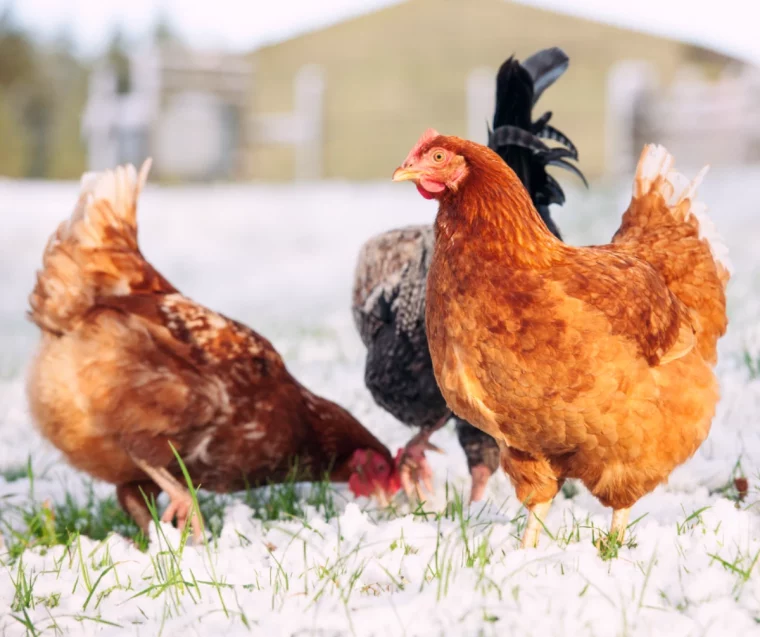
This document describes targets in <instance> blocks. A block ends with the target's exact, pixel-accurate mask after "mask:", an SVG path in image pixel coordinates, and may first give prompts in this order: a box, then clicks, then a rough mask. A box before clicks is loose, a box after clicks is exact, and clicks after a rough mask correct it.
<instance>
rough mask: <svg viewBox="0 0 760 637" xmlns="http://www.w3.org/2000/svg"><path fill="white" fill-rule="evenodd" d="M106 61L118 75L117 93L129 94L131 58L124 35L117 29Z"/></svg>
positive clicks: (112, 37) (109, 46)
mask: <svg viewBox="0 0 760 637" xmlns="http://www.w3.org/2000/svg"><path fill="white" fill-rule="evenodd" d="M106 61H107V62H108V64H109V65H110V66H111V68H112V69H113V71H114V73H116V92H117V93H119V94H124V93H129V91H130V90H131V87H132V82H131V78H130V73H129V56H128V55H127V46H126V41H125V39H124V34H123V33H122V31H121V28H119V27H117V28H116V30H115V31H114V33H113V35H112V36H111V42H110V43H109V45H108V50H107V52H106Z"/></svg>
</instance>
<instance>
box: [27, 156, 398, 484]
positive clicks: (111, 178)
mask: <svg viewBox="0 0 760 637" xmlns="http://www.w3.org/2000/svg"><path fill="white" fill-rule="evenodd" d="M147 171H148V164H147V163H146V164H145V165H144V166H143V168H142V169H141V170H140V172H139V174H138V173H137V172H136V171H135V170H134V168H132V167H131V166H128V167H126V168H119V169H117V170H116V171H108V172H106V173H103V174H102V175H99V176H96V177H94V178H87V179H85V180H83V188H82V194H81V196H80V198H79V201H78V203H77V206H76V208H75V210H74V213H73V214H72V216H71V218H70V219H69V220H67V221H64V222H63V223H62V224H61V225H60V226H59V227H58V230H57V231H56V233H55V234H54V235H53V237H52V238H51V240H50V242H49V243H48V246H47V248H46V250H45V253H44V256H43V269H42V271H41V272H40V273H39V274H38V278H37V284H36V286H35V288H34V291H33V292H32V294H31V296H30V305H31V311H30V316H31V319H32V320H33V321H34V322H35V323H36V324H37V325H38V326H40V328H41V329H42V340H41V344H40V348H39V351H38V353H37V356H36V358H35V360H34V363H33V365H32V368H31V373H30V376H29V382H28V396H29V401H30V405H31V410H32V413H33V416H34V418H35V420H36V422H37V424H38V426H39V427H40V429H41V431H42V433H43V434H44V435H45V437H46V438H48V439H49V440H50V441H51V442H52V443H53V444H54V445H55V446H56V447H58V448H59V449H60V450H61V451H62V452H63V454H64V455H65V456H66V458H67V459H68V460H69V461H70V462H71V464H73V465H74V466H76V467H77V468H79V469H81V470H83V471H86V472H88V473H90V474H91V475H93V476H95V477H97V478H99V479H102V480H105V481H108V482H112V483H115V484H124V483H127V482H131V481H137V480H144V479H145V478H146V476H145V475H144V474H143V473H142V471H141V470H140V469H139V468H138V466H137V465H136V464H135V462H134V459H138V460H139V461H142V462H145V463H147V464H149V465H151V466H155V467H168V468H169V469H170V471H171V472H172V473H174V474H175V475H178V476H179V475H181V474H180V472H179V467H178V466H177V465H176V463H175V459H174V455H173V452H172V450H171V447H170V445H169V443H171V444H172V445H173V446H174V447H175V449H176V450H177V451H178V453H179V454H180V456H181V457H182V458H183V460H184V461H185V463H186V464H187V467H188V470H189V471H190V474H191V476H192V477H193V479H195V480H196V481H197V482H199V483H201V484H202V485H203V486H204V487H205V488H208V489H211V490H216V491H231V490H238V489H242V488H245V487H246V486H247V485H255V484H258V483H265V482H269V481H272V482H277V481H281V480H283V479H285V478H287V477H291V476H292V477H295V478H296V479H321V478H322V477H323V476H324V475H325V474H326V473H328V472H330V476H331V477H332V478H333V479H335V480H340V481H345V480H348V478H349V475H350V473H351V457H352V454H353V453H354V452H355V451H356V450H358V449H362V450H372V451H374V452H377V453H378V454H380V455H381V456H382V457H383V458H384V459H385V460H387V462H388V463H389V466H392V462H393V459H392V458H391V456H390V453H389V451H388V450H387V449H386V448H385V446H384V445H382V444H381V443H380V442H379V441H378V440H377V439H376V438H375V437H374V436H373V435H372V434H371V433H370V432H369V431H367V430H366V429H365V428H364V427H363V426H362V425H361V424H359V422H357V421H356V420H355V419H354V418H353V417H352V416H351V415H350V414H349V413H348V412H347V411H345V410H344V409H342V408H341V407H339V406H338V405H336V404H334V403H332V402H330V401H327V400H325V399H323V398H320V397H318V396H315V395H314V394H312V393H311V392H310V391H308V390H307V389H306V388H304V387H303V386H302V385H301V384H300V383H298V382H297V381H296V380H295V379H294V378H293V377H292V376H291V375H290V373H289V372H288V370H287V369H286V367H285V365H284V363H283V361H282V359H281V357H280V356H279V355H278V353H277V352H276V351H275V350H274V348H273V347H272V345H271V344H270V343H269V341H267V340H266V339H264V338H263V337H261V336H260V335H258V334H257V333H256V332H254V331H253V330H251V329H249V328H247V327H246V326H244V325H242V324H240V323H238V322H236V321H233V320H231V319H228V318H226V317H224V316H222V315H221V314H218V313H216V312H213V311H211V310H209V309H207V308H205V307H203V306H201V305H199V304H198V303H195V302H194V301H192V300H190V299H188V298H187V297H185V296H183V295H182V294H180V293H179V292H178V291H177V290H176V289H175V288H174V287H173V286H172V285H171V284H170V283H168V282H167V281H166V280H165V279H164V278H163V277H162V276H161V275H160V274H159V273H158V272H157V271H156V270H154V269H153V268H152V267H151V266H150V264H149V263H148V262H147V261H145V259H144V258H143V257H142V255H141V254H140V251H139V247H138V244H137V224H136V217H135V215H136V202H137V198H138V195H139V193H140V190H141V188H142V186H143V185H144V183H145V180H146V177H147Z"/></svg>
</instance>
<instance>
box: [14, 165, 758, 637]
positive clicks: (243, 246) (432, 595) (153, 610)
mask: <svg viewBox="0 0 760 637" xmlns="http://www.w3.org/2000/svg"><path fill="white" fill-rule="evenodd" d="M681 170H683V171H684V172H685V173H686V174H694V171H693V170H687V169H686V167H682V168H681ZM758 176H759V175H758V171H757V170H752V169H748V168H744V169H735V170H733V171H723V172H720V171H713V172H711V173H710V175H709V176H708V177H707V179H706V180H705V182H704V184H703V185H702V186H701V187H700V199H702V200H703V201H705V202H706V203H707V204H708V207H709V214H710V215H711V216H712V219H713V220H714V222H715V224H716V226H717V228H718V230H719V231H720V233H721V234H722V235H723V237H724V238H725V240H726V242H727V244H728V245H729V247H730V249H731V259H732V261H733V263H734V264H735V267H736V272H735V274H734V278H733V280H732V282H731V285H730V287H729V309H730V315H731V324H730V327H729V333H728V334H727V336H726V337H725V338H724V339H723V341H722V342H721V358H720V363H719V367H718V369H719V375H720V378H721V384H722V394H723V398H722V401H721V403H720V405H719V409H718V414H717V416H716V418H715V421H714V423H713V428H712V431H711V434H710V437H709V438H708V440H707V441H706V442H705V444H704V445H703V446H702V447H701V449H700V450H699V451H698V452H697V454H696V455H695V457H694V458H693V459H692V460H691V461H689V462H688V463H687V464H686V465H684V466H683V467H681V468H679V469H677V470H676V471H675V472H674V473H673V475H672V477H671V479H670V482H669V484H668V485H667V486H664V487H660V488H658V489H657V490H656V491H655V492H654V493H653V494H650V495H649V496H647V497H645V498H643V499H642V500H641V501H640V502H639V503H637V504H636V506H635V507H634V508H633V510H632V513H631V519H632V520H635V519H637V518H641V519H640V520H639V521H638V522H637V524H636V525H635V526H634V527H633V531H632V536H633V537H634V538H635V546H632V547H623V548H621V549H620V552H619V555H618V557H617V558H613V559H611V560H608V561H605V560H602V559H601V558H600V556H599V552H598V550H597V549H596V548H595V547H594V546H593V544H592V534H595V535H594V537H597V536H598V530H599V529H606V528H607V527H608V525H609V522H610V512H609V510H605V509H604V508H603V507H602V506H601V505H600V504H599V503H598V502H596V500H595V499H594V498H592V497H591V496H590V495H589V494H588V493H587V492H586V491H585V490H584V489H583V487H579V488H578V490H577V494H576V495H575V496H574V497H571V498H570V497H565V496H564V495H560V496H559V497H558V498H557V500H556V502H555V504H554V506H553V508H552V510H551V512H550V514H549V516H548V519H547V522H546V524H547V528H548V530H549V532H550V533H551V535H552V537H553V539H552V537H549V536H548V535H546V534H545V535H544V536H543V538H542V543H541V546H540V547H539V548H538V549H530V550H525V551H523V550H519V549H518V540H517V537H518V536H519V532H520V524H522V523H523V522H524V518H523V517H522V515H523V511H522V510H521V508H520V506H519V503H518V502H517V501H516V500H515V498H514V494H513V491H512V489H511V487H510V485H509V483H508V481H507V480H506V479H505V478H504V476H503V475H498V476H496V477H495V478H494V479H493V480H492V481H491V484H490V485H489V492H488V496H489V499H488V502H486V503H485V504H481V505H473V506H472V507H470V508H467V506H465V507H464V511H463V512H462V513H461V515H460V514H458V513H452V512H450V513H449V514H447V515H443V516H436V512H441V511H443V510H444V509H445V508H446V492H447V490H448V493H449V500H451V499H452V496H451V493H452V491H453V490H464V491H465V493H466V491H467V488H468V475H467V468H466V463H465V459H464V455H463V453H462V451H461V449H460V448H459V446H458V443H457V441H456V436H455V433H454V431H453V430H451V429H446V430H444V431H442V432H440V433H439V434H436V439H435V442H436V443H437V444H439V445H440V446H441V447H442V448H443V449H444V451H445V454H443V455H438V454H432V457H431V458H430V460H431V463H432V465H433V468H434V470H435V472H436V482H435V486H436V492H435V494H434V497H433V498H432V499H431V502H429V503H427V504H426V505H425V507H424V511H426V512H429V513H428V514H427V515H421V514H419V512H418V513H417V514H416V515H415V514H413V513H412V512H410V511H409V509H408V508H407V507H406V505H405V504H403V501H402V500H399V506H398V510H397V512H395V513H393V512H380V511H377V510H375V509H374V507H373V506H372V505H371V504H370V503H368V502H367V501H366V500H361V501H354V500H353V499H352V498H351V497H350V496H349V495H347V494H346V492H345V490H344V489H338V493H337V495H336V505H337V508H338V516H337V517H332V518H331V519H329V520H328V519H326V518H325V517H324V516H323V515H322V514H320V513H318V512H317V511H316V510H314V509H309V508H308V507H307V515H306V517H305V519H303V520H300V519H297V520H290V519H286V520H280V521H271V522H261V521H259V520H255V519H252V516H251V510H250V509H249V508H248V507H247V506H245V505H243V504H240V503H236V502H231V503H230V504H229V505H228V506H227V507H226V509H225V510H224V513H223V520H222V522H223V527H222V531H221V535H220V537H219V539H218V540H217V541H216V542H212V543H211V544H210V545H209V546H208V547H194V546H186V547H184V548H180V547H179V546H178V544H179V537H178V533H177V532H176V531H175V530H174V529H173V528H172V527H170V526H167V525H162V528H161V529H160V532H156V530H155V529H154V533H153V536H152V543H151V545H150V548H149V550H148V552H147V553H142V552H140V551H139V550H138V549H137V548H135V547H134V546H133V545H132V544H131V543H130V542H129V541H127V540H125V539H123V538H122V537H120V536H118V535H112V536H110V537H109V538H108V539H107V540H105V541H102V542H101V541H94V540H90V539H89V538H81V540H80V541H79V542H78V543H75V544H74V545H72V547H69V548H68V549H67V548H64V547H63V546H56V547H53V548H50V549H47V550H45V549H42V548H34V549H27V550H26V551H25V552H24V553H23V555H22V556H21V558H20V559H18V560H15V561H13V560H11V559H10V558H9V556H8V555H3V554H2V552H0V634H3V635H22V634H27V628H26V626H25V625H24V624H23V623H22V622H27V620H28V621H29V622H30V623H31V624H33V625H34V629H35V630H36V631H44V632H43V634H47V633H51V634H52V633H57V634H61V633H62V634H70V635H94V634H99V635H123V634H129V635H155V634H159V633H160V634H163V635H179V634H182V635H208V634H219V635H244V634H254V635H266V636H279V635H324V636H333V635H362V636H365V635H366V636H370V635H408V636H413V635H443V634H457V635H473V636H475V635H491V634H493V635H496V634H500V635H504V634H512V633H513V632H514V633H518V632H519V634H521V635H524V636H526V637H527V636H528V635H542V636H544V635H555V634H570V635H595V636H604V635H624V634H625V635H683V636H687V635H688V636H691V635H707V636H712V635H715V636H717V635H725V634H736V635H760V623H758V622H760V575H758V572H757V571H758V568H760V567H758V566H757V564H756V563H755V560H757V559H758V555H760V520H759V519H758V515H757V512H756V507H755V506H754V503H755V501H756V499H757V489H756V485H757V480H758V476H760V472H759V471H758V469H759V468H760V423H758V414H760V378H758V379H753V378H752V377H751V376H752V375H751V374H750V372H749V370H748V366H747V365H746V364H745V362H744V356H745V352H746V354H747V355H748V356H749V357H750V359H751V360H753V361H758V360H760V329H758V326H757V321H756V317H757V315H758V310H760V304H759V303H758V300H759V299H760V290H759V289H758V288H759V287H760V251H758V250H755V249H754V246H755V244H756V243H757V241H756V240H758V241H760V222H758V221H757V212H756V210H755V209H754V207H753V205H754V204H752V203H750V202H755V201H760V179H757V177H758ZM77 191H78V184H76V183H33V182H12V181H5V182H2V181H0V209H2V210H3V213H4V215H3V223H4V226H5V227H4V229H3V233H2V236H0V298H2V300H3V301H2V304H0V471H3V472H8V471H11V470H16V469H19V468H21V467H23V466H24V465H25V464H26V462H27V458H30V459H31V464H32V467H33V469H34V473H35V479H34V483H33V484H30V482H29V480H27V479H25V478H22V479H15V480H11V479H10V478H9V479H8V480H6V479H5V478H3V477H0V498H2V500H0V514H2V513H4V512H7V511H8V510H9V507H11V506H12V505H17V504H22V505H23V503H25V502H28V501H29V500H30V499H33V500H34V501H37V502H43V501H45V500H48V499H49V500H50V501H52V502H63V500H64V499H65V498H66V497H67V494H68V495H71V496H73V497H74V498H75V499H79V500H84V498H85V497H86V495H87V492H88V489H90V485H91V483H90V480H89V479H88V478H87V477H85V476H82V475H80V474H79V473H77V472H76V471H74V470H72V469H70V468H69V467H67V466H66V465H65V463H63V462H62V461H61V459H60V456H59V455H58V453H57V452H56V451H55V450H54V449H52V448H50V447H49V446H48V445H47V444H46V443H45V442H44V441H42V440H41V439H40V438H39V436H38V435H37V434H36V432H35V431H34V429H33V427H32V425H31V423H30V418H29V415H28V412H27V408H26V404H25V399H24V391H23V383H24V380H23V378H24V370H25V366H26V364H27V362H28V360H29V356H30V352H31V351H32V348H33V347H34V344H35V342H36V338H37V334H36V328H34V326H32V325H30V324H28V323H27V322H26V321H25V318H24V312H25V309H26V295H27V294H28V292H29V291H30V289H31V287H32V284H33V280H34V279H33V276H34V270H35V269H36V267H37V266H38V263H39V260H40V255H41V253H42V249H43V247H44V244H45V241H46V239H47V236H48V235H49V234H50V233H51V232H52V231H53V229H54V228H55V226H56V224H57V222H58V221H59V220H60V219H61V218H63V217H64V216H65V215H67V214H68V213H69V212H70V210H71V207H72V206H73V204H74V202H75V199H76V195H77ZM628 193H630V183H617V184H611V183H608V184H594V185H593V186H592V191H591V192H589V193H587V192H585V191H580V190H575V189H571V188H568V192H567V197H568V205H567V206H566V207H565V208H563V209H560V210H558V211H557V212H556V219H557V222H558V224H559V225H560V227H561V228H562V229H563V231H564V233H565V236H566V239H567V240H568V241H570V242H572V243H594V242H604V241H605V240H607V239H608V238H609V237H610V236H611V234H612V232H613V231H614V230H615V228H616V223H617V222H618V220H619V215H620V213H621V212H622V211H623V210H624V207H625V205H626V204H627V200H628V197H629V194H628ZM434 211H435V207H434V205H433V204H432V203H431V202H425V201H423V200H422V199H421V198H420V197H418V196H417V194H416V193H415V192H414V190H413V188H411V187H408V188H407V187H405V186H403V185H394V184H390V183H367V184H341V183H320V184H303V185H298V186H263V185H251V186H214V187H183V188H159V187H156V186H153V185H150V184H149V185H148V187H147V188H146V190H145V192H144V194H143V198H142V203H141V207H140V213H139V219H140V238H141V243H142V246H143V252H144V253H145V254H146V255H148V257H149V258H150V260H151V261H152V262H153V263H154V264H155V265H156V266H157V267H158V268H159V269H160V270H161V271H162V272H163V273H164V274H165V275H166V276H167V277H168V278H169V279H170V280H171V281H172V282H173V283H174V284H175V285H177V286H178V287H179V288H180V289H181V290H183V292H185V293H186V294H188V295H190V296H191V297H193V298H195V299H196V300H198V301H200V302H203V303H204V304H206V305H209V306H210V307H212V308H214V309H216V310H219V311H222V312H224V313H226V314H228V315H230V316H232V317H234V318H236V319H239V320H242V321H244V322H245V323H247V324H249V325H251V326H252V327H254V328H255V329H257V330H259V331H260V332H261V333H263V334H264V335H266V336H267V337H268V338H270V339H271V340H272V341H273V343H274V344H275V346H276V347H277V348H278V349H279V351H280V352H281V353H282V354H283V356H284V357H285V359H286V362H287V364H288V365H289V367H290V368H291V369H292V371H293V372H294V373H295V375H296V376H297V377H298V378H299V379H301V380H302V381H303V382H304V383H305V384H306V385H307V386H309V387H310V388H312V389H313V390H315V391H317V392H320V393H322V394H324V395H326V396H327V397H329V398H332V399H334V400H336V401H338V402H340V403H341V404H343V405H345V406H346V407H347V408H349V409H350V410H351V411H352V412H353V413H354V414H355V415H356V416H357V417H358V418H359V419H360V420H362V422H364V423H365V424H366V425H367V426H368V427H369V428H370V429H372V431H374V432H375V433H376V434H377V435H378V436H379V437H380V438H381V439H382V440H383V441H384V442H385V443H386V444H388V445H389V447H391V449H392V450H395V449H396V448H397V447H399V446H401V445H402V444H403V443H404V442H405V441H406V439H407V438H408V437H409V435H410V434H409V430H407V429H406V428H404V427H403V426H402V425H400V424H398V423H397V422H395V421H394V419H393V418H392V417H390V416H389V415H388V414H386V413H385V412H383V411H382V410H381V409H379V408H378V407H377V406H376V405H375V404H374V403H373V402H372V399H371V398H370V396H369V394H368V392H367V391H366V389H365V388H364V386H363V347H362V345H361V342H360V340H359V338H358V336H357V335H356V333H355V329H354V326H353V323H352V320H351V315H350V309H349V304H350V290H351V279H352V276H353V268H354V260H355V258H356V254H357V252H358V249H359V246H360V245H361V243H362V242H363V241H364V240H365V239H366V238H368V237H369V236H371V235H372V234H374V233H376V232H379V231H382V230H386V229H389V228H393V227H399V226H402V225H408V224H414V223H426V222H429V221H431V220H432V218H433V215H434ZM737 462H740V463H741V469H742V470H743V472H744V474H745V475H746V476H747V478H748V479H749V484H750V492H749V495H748V497H747V498H746V500H745V501H744V502H743V503H742V504H741V505H740V506H739V507H738V508H737V506H736V504H735V503H734V502H733V501H730V500H727V499H724V498H722V497H721V495H720V494H719V493H716V490H717V489H720V488H721V487H723V486H724V485H725V484H726V483H728V482H729V481H730V480H731V478H732V476H733V471H734V468H735V467H736V465H737ZM92 488H93V489H94V493H95V495H96V497H106V496H108V495H110V494H112V492H113V488H112V487H111V486H109V485H105V484H100V483H95V484H94V485H92ZM450 508H451V507H450ZM695 512H698V513H697V514H696V515H692V514H694V513H695ZM592 527H594V528H593V529H592ZM2 530H3V532H4V533H5V534H6V537H7V534H8V529H7V528H5V527H3V529H2ZM22 580H23V581H27V582H31V586H32V589H33V594H32V598H33V601H34V603H32V604H28V605H27V606H28V607H27V608H23V609H22V608H21V606H23V605H21V606H20V605H19V604H18V603H17V601H18V600H17V599H16V598H15V596H16V594H17V589H18V588H19V586H20V582H21V581H22ZM194 582H197V585H194V584H193V583H194ZM188 583H189V584H188ZM22 588H23V587H22ZM51 600H55V601H51ZM56 627H57V628H56ZM29 634H31V631H30V633H29Z"/></svg>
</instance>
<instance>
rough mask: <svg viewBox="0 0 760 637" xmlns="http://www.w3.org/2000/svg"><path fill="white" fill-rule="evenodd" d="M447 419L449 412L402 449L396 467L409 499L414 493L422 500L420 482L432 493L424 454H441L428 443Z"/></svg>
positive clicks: (449, 416) (430, 470) (430, 471)
mask: <svg viewBox="0 0 760 637" xmlns="http://www.w3.org/2000/svg"><path fill="white" fill-rule="evenodd" d="M449 418H451V413H450V412H449V413H447V414H446V415H445V416H444V417H443V418H441V419H440V420H439V421H438V422H436V423H435V424H434V425H433V426H432V427H430V428H429V429H423V430H422V431H420V432H419V433H418V434H416V435H415V436H414V437H413V438H412V439H411V440H410V441H409V442H408V443H406V447H404V451H403V453H402V454H401V458H400V459H399V462H398V467H399V477H400V479H401V486H402V487H403V489H404V493H406V496H407V497H408V498H409V499H411V498H412V494H413V493H414V492H415V491H416V493H417V499H419V500H424V496H423V493H422V488H421V486H420V482H422V483H423V484H424V485H425V488H426V489H427V490H428V492H429V493H432V492H433V483H432V478H433V471H432V469H431V468H430V465H429V464H428V461H427V459H426V458H425V452H426V451H435V452H436V453H443V450H442V449H441V448H440V447H437V446H435V445H434V444H433V443H431V442H430V436H432V435H433V434H434V433H435V432H436V431H438V430H439V429H440V428H441V427H443V426H444V425H445V424H446V423H447V422H448V420H449Z"/></svg>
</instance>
